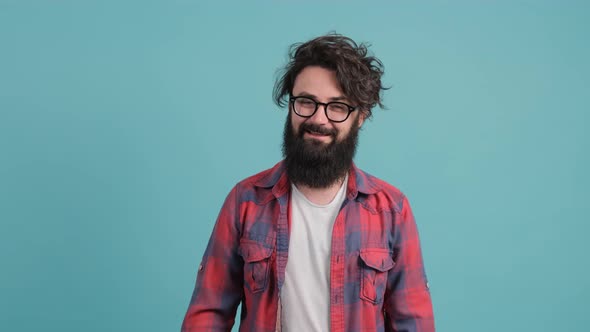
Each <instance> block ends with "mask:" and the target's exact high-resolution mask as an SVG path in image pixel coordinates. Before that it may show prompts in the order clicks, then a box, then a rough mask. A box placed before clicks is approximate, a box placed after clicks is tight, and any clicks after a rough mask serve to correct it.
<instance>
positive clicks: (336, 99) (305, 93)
mask: <svg viewBox="0 0 590 332" xmlns="http://www.w3.org/2000/svg"><path fill="white" fill-rule="evenodd" d="M297 97H309V98H313V99H315V100H317V99H318V97H317V96H315V95H313V94H311V93H309V92H305V91H301V93H299V95H297ZM328 100H329V101H347V100H348V99H347V98H346V97H344V96H338V97H332V98H330V99H328Z"/></svg>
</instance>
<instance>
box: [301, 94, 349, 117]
mask: <svg viewBox="0 0 590 332" xmlns="http://www.w3.org/2000/svg"><path fill="white" fill-rule="evenodd" d="M297 99H307V100H311V101H313V102H314V103H315V109H314V110H313V113H311V114H310V115H301V114H299V113H297V111H296V110H295V101H297ZM289 104H290V105H291V106H292V107H293V112H294V113H295V114H297V115H298V116H300V117H302V118H311V117H312V116H313V115H314V114H315V113H316V112H317V111H318V108H319V106H320V105H322V106H324V114H325V115H326V118H327V119H328V120H330V121H331V122H336V123H340V122H344V121H346V120H348V117H350V113H352V112H354V111H356V110H358V107H353V106H350V105H348V104H347V103H343V102H341V101H331V102H328V103H320V102H319V101H317V100H314V99H313V98H311V97H307V96H291V97H290V98H289ZM330 104H339V105H344V106H346V107H347V108H348V114H347V115H346V117H345V118H344V120H340V121H334V120H332V119H330V117H329V116H328V106H329V105H330Z"/></svg>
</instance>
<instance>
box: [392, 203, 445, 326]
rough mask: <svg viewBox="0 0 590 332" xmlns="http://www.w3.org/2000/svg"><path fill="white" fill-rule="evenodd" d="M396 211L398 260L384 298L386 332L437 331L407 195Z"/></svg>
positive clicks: (395, 226)
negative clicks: (399, 208) (398, 211)
mask: <svg viewBox="0 0 590 332" xmlns="http://www.w3.org/2000/svg"><path fill="white" fill-rule="evenodd" d="M402 204H403V207H402V210H401V212H400V213H399V214H396V220H395V224H394V257H393V258H394V261H395V265H394V267H393V268H392V269H391V270H390V272H389V275H388V281H387V289H386V293H385V296H386V298H385V301H384V304H383V306H384V308H383V309H384V313H385V318H386V320H385V322H386V331H390V332H434V330H435V329H434V315H433V311H432V301H431V298H430V291H429V289H428V284H427V279H426V273H425V269H424V263H423V259H422V252H421V249H420V240H419V237H418V229H417V227H416V222H415V220H414V216H413V214H412V210H411V208H410V204H409V202H408V200H407V198H406V197H405V196H404V198H403V202H402Z"/></svg>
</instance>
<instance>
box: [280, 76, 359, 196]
mask: <svg viewBox="0 0 590 332" xmlns="http://www.w3.org/2000/svg"><path fill="white" fill-rule="evenodd" d="M293 96H306V97H310V98H312V99H314V100H316V101H318V102H322V103H327V102H330V101H341V102H344V103H347V104H350V102H349V101H348V100H346V98H345V97H344V95H343V93H342V91H341V90H340V88H339V86H338V81H337V80H336V75H335V74H334V72H332V71H330V70H326V69H324V68H320V67H307V68H305V69H304V70H302V71H301V73H300V74H299V76H297V78H296V79H295V85H294V87H293ZM290 105H291V104H290ZM359 113H360V112H358V111H354V112H352V113H351V114H350V116H349V117H348V119H346V121H344V122H339V123H338V122H331V121H330V120H328V119H327V118H326V113H325V112H324V108H323V106H319V107H318V110H317V111H316V112H315V114H314V115H313V116H311V117H309V118H304V117H301V116H299V115H297V114H295V112H294V111H293V110H292V109H290V110H289V115H288V116H287V121H286V122H285V130H284V132H283V155H284V157H285V162H286V167H287V175H288V176H289V179H290V180H291V181H292V182H294V183H296V184H303V185H306V186H309V187H312V188H326V187H328V186H330V185H333V184H335V183H337V182H338V180H340V179H342V178H343V177H344V176H345V175H346V172H347V171H348V170H349V169H350V166H351V165H352V159H353V157H354V154H355V151H356V145H357V142H358V132H359V128H360V126H361V124H362V123H363V120H364V117H363V116H362V115H360V114H359Z"/></svg>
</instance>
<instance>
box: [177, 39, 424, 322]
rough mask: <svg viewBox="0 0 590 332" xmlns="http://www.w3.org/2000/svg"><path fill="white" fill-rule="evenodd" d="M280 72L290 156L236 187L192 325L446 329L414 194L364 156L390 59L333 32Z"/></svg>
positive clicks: (203, 276)
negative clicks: (361, 161)
mask: <svg viewBox="0 0 590 332" xmlns="http://www.w3.org/2000/svg"><path fill="white" fill-rule="evenodd" d="M290 57H291V60H290V62H289V63H288V64H287V66H286V68H285V72H284V75H283V76H282V77H281V78H279V79H278V80H277V83H276V85H275V89H274V97H275V101H276V102H277V104H279V105H280V106H285V104H288V108H289V112H288V115H287V120H286V122H285V129H284V138H283V155H284V158H285V159H284V160H283V161H281V162H279V163H278V164H277V165H275V166H274V167H273V168H271V169H268V170H266V171H263V172H261V173H259V174H256V175H254V176H252V177H249V178H247V179H245V180H243V181H241V182H240V183H238V184H237V185H236V186H235V187H234V188H233V189H232V190H231V192H230V193H229V195H228V197H227V199H226V200H225V203H224V205H223V207H222V209H221V212H220V214H219V218H218V220H217V222H216V224H215V227H214V229H213V233H212V235H211V239H210V241H209V244H208V246H207V249H206V251H205V254H204V257H203V260H202V262H201V265H200V266H199V269H198V274H197V282H196V286H195V290H194V293H193V296H192V299H191V304H190V306H189V308H188V312H187V313H186V316H185V319H184V322H183V325H182V331H230V330H231V328H232V326H233V324H234V317H235V314H236V310H237V307H238V305H239V304H240V303H241V304H242V312H241V316H240V331H288V332H291V331H306V332H307V331H342V332H344V331H416V332H431V331H434V319H433V314H432V305H431V299H430V293H429V290H428V286H427V280H426V276H425V273H424V267H423V263H422V255H421V251H420V244H419V239H418V233H417V229H416V224H415V222H414V219H413V215H412V211H411V209H410V206H409V204H408V200H407V198H406V197H405V196H404V195H403V194H402V193H401V192H400V191H399V190H398V189H396V188H395V187H393V186H391V185H389V184H387V183H386V182H384V181H382V180H379V179H377V178H375V177H373V176H371V175H369V174H367V173H365V172H363V171H361V170H360V169H358V168H357V167H356V166H355V164H354V163H353V157H354V154H355V150H356V146H357V141H358V132H359V129H360V128H361V126H362V125H363V123H364V121H365V120H366V119H367V118H368V117H370V116H371V109H372V108H373V107H374V106H376V105H377V104H379V105H381V97H380V93H381V90H383V86H382V84H381V75H382V74H383V69H382V68H383V66H382V64H381V62H380V61H379V60H378V59H376V58H374V57H372V56H368V55H367V49H366V47H365V46H364V45H363V44H361V45H357V44H356V43H355V42H354V41H352V40H351V39H349V38H347V37H344V36H341V35H337V34H330V35H326V36H322V37H319V38H316V39H313V40H311V41H308V42H306V43H303V44H296V45H293V46H292V48H291V52H290Z"/></svg>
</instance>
